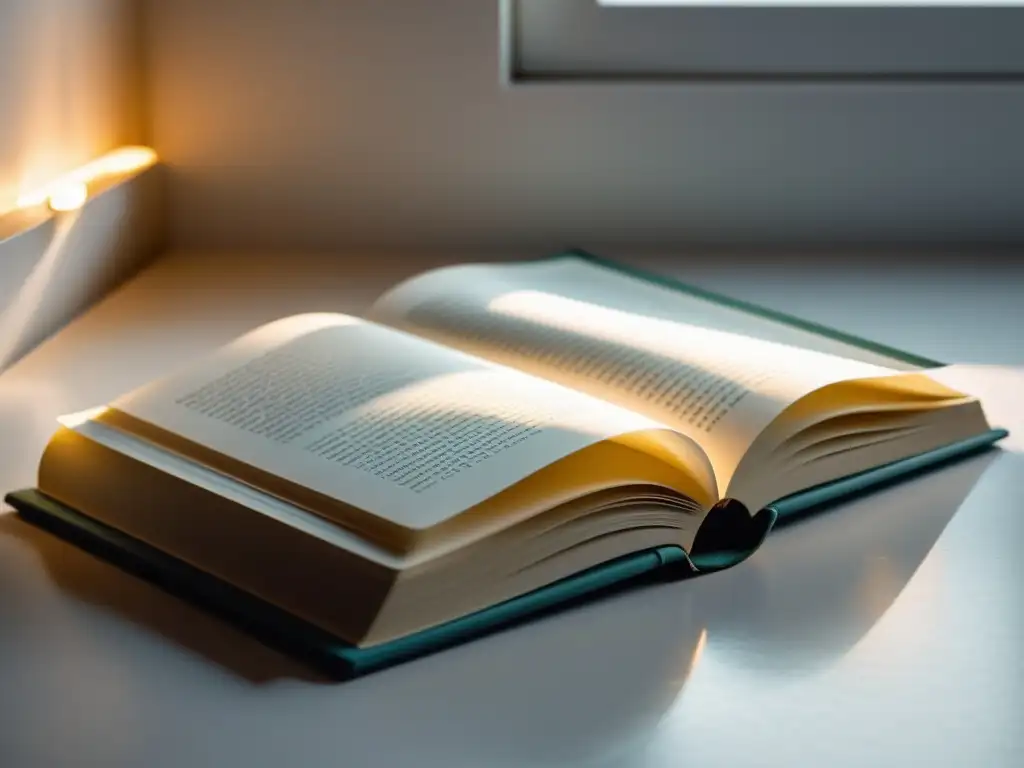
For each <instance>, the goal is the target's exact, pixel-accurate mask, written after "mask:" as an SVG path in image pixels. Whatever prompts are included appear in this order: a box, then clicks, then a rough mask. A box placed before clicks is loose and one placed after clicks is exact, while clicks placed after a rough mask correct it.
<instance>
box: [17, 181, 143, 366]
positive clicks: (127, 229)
mask: <svg viewBox="0 0 1024 768" xmlns="http://www.w3.org/2000/svg"><path fill="white" fill-rule="evenodd" d="M159 175H160V169H159V167H157V166H154V167H151V168H149V169H147V170H145V171H143V172H142V173H140V174H138V175H137V176H132V177H130V178H127V179H124V180H122V181H120V182H119V183H116V184H113V185H112V186H110V187H108V188H107V189H105V190H103V191H101V192H99V193H98V194H96V195H95V196H94V197H92V198H90V199H89V201H88V202H87V203H86V204H85V205H84V206H83V207H82V208H80V209H78V210H74V211H69V212H67V213H60V214H56V215H55V216H53V217H45V216H39V215H38V214H35V216H36V218H35V220H34V221H31V222H29V223H30V224H34V226H29V227H28V228H23V229H21V230H20V232H19V233H18V234H17V235H15V236H13V237H10V238H8V239H6V240H5V239H3V237H2V235H3V232H2V230H3V229H18V228H19V227H18V226H17V225H18V224H19V223H25V220H26V219H27V218H29V217H31V216H33V213H32V212H24V211H22V212H19V213H17V214H11V215H10V216H8V217H4V218H3V219H0V225H3V226H0V263H2V264H3V272H2V273H0V370H3V369H5V368H7V367H8V366H9V365H10V364H11V363H13V362H14V361H15V360H17V359H18V358H19V357H21V356H22V355H24V354H25V353H26V352H28V351H29V350H30V349H32V347H34V346H35V345H36V344H38V343H39V342H40V341H42V340H43V339H45V338H46V337H47V336H49V335H50V334H51V333H53V332H54V331H56V330H58V329H59V328H60V327H61V326H63V325H64V324H65V323H67V322H68V321H69V320H71V319H72V318H74V317H75V316H76V315H77V314H78V313H79V312H81V311H82V310H84V309H85V308H87V307H88V306H89V305H90V304H91V303H92V302H94V301H95V300H97V299H98V298H99V297H101V296H102V295H103V294H104V293H106V292H107V291H108V290H110V289H111V288H112V287H114V286H115V285H116V284H118V283H119V282H121V281H122V280H124V279H125V278H127V277H129V276H130V275H131V274H132V273H133V272H135V271H136V270H137V269H138V268H139V267H141V266H142V265H143V264H144V263H145V261H146V260H147V259H148V257H149V256H150V255H152V254H153V253H155V252H156V250H157V246H158V244H159V239H160V228H159V221H160V180H159Z"/></svg>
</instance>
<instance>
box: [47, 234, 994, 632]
mask: <svg viewBox="0 0 1024 768" xmlns="http://www.w3.org/2000/svg"><path fill="white" fill-rule="evenodd" d="M916 362H917V361H915V360H913V359H909V360H908V358H906V357H905V356H901V355H898V354H896V353H892V352H891V351H888V350H885V349H882V348H871V347H865V346H862V345H858V344H855V343H851V342H849V341H847V340H844V338H843V337H840V336H834V335H833V336H827V335H822V334H820V333H817V332H815V331H814V330H813V329H811V330H809V329H807V328H805V327H800V326H797V325H793V324H787V323H783V322H779V321H775V320H772V319H770V318H769V319H766V318H764V317H760V316H757V315H754V314H751V313H749V312H744V311H741V310H739V309H736V308H735V307H731V306H728V305H723V304H720V303H716V302H714V301H711V300H709V299H707V298H703V297H701V296H698V295H694V294H691V293H687V292H685V291H681V290H676V289H673V288H671V287H667V286H665V285H660V284H658V283H656V282H654V281H650V280H645V279H642V278H640V277H637V276H634V275H630V274H627V273H625V272H623V271H621V270H617V269H613V268H609V267H607V266H602V265H601V264H600V263H598V262H596V261H594V260H592V259H588V258H586V257H584V256H580V255H578V254H570V255H567V256H563V257H560V258H555V259H547V260H541V261H535V262H525V263H515V264H503V265H468V266H456V267H449V268H445V269H440V270H435V271H433V272H429V273H427V274H425V275H422V276H420V277H417V278H414V279H412V280H410V281H407V282H406V283H403V284H402V285H399V286H398V287H396V288H394V289H393V290H391V291H390V292H388V293H387V294H386V295H385V296H383V297H382V298H381V299H380V300H379V301H378V302H377V303H376V304H375V305H374V306H373V308H372V310H371V311H370V313H369V315H368V318H367V319H357V318H354V317H350V316H346V315H342V314H309V315H300V316H295V317H289V318H285V319H282V320H279V321H277V322H273V323H270V324H269V325H265V326H263V327H261V328H258V329H256V330H254V331H252V332H251V333H248V334H247V335H245V336H243V337H241V338H239V339H237V340H235V341H234V342H232V343H230V344H228V345H227V346H225V347H223V348H221V349H218V350H216V351H215V352H213V353H211V354H210V355H208V356H206V357H205V358H203V359H201V360H198V361H196V362H194V363H193V364H191V365H189V366H187V367H185V368H183V369H181V370H179V371H177V372H175V373H173V374H172V375H170V376H167V377H166V378H163V379H161V380H158V381H155V382H152V383H150V384H148V385H146V386H144V387H142V388H141V389H139V390H137V391H134V392H131V393H129V394H127V395H125V396H123V397H121V398H119V399H117V400H116V401H114V402H113V403H111V404H110V405H109V406H106V407H103V408H99V409H97V410H95V411H92V412H89V413H87V414H79V415H77V416H75V417H69V418H67V419H65V420H64V422H63V426H62V427H61V428H60V429H59V431H58V432H57V433H56V434H55V436H54V437H53V439H52V440H51V442H50V444H49V446H48V448H47V450H46V452H45V454H44V456H43V458H42V461H41V464H40V468H39V490H38V493H39V494H41V495H42V498H44V499H46V500H49V501H52V502H56V503H58V504H59V505H60V506H62V507H64V508H68V509H72V510H76V511H77V512H79V513H81V514H83V515H85V516H86V517H87V518H88V519H89V520H93V521H97V522H98V523H100V524H102V525H104V526H107V527H109V528H110V529H112V530H114V531H117V532H120V533H123V534H126V535H127V536H129V537H131V539H132V540H134V541H138V542H141V544H142V545H145V546H147V547H150V548H152V549H153V550H155V551H159V552H161V553H165V554H167V555H169V556H171V557H173V558H174V559H175V560H176V561H180V562H182V563H184V564H187V565H188V566H190V567H192V568H194V569H198V570H199V571H201V572H203V573H207V574H211V575H212V576H214V577H216V578H217V579H218V580H219V581H221V582H224V583H226V584H229V585H233V587H234V588H236V589H238V590H240V591H241V592H243V593H245V594H247V595H252V596H254V597H256V598H258V599H259V600H260V601H262V602H264V603H265V604H267V605H270V606H273V607H275V608H276V609H280V610H283V611H285V612H287V614H289V615H291V616H295V617H298V618H299V619H300V620H302V621H303V622H305V623H307V624H308V625H310V626H312V627H315V628H318V630H321V631H325V632H327V633H329V634H330V635H331V636H333V637H337V638H340V639H341V640H342V641H343V642H344V643H346V644H348V645H349V646H352V647H354V648H371V647H374V646H382V645H386V644H388V643H392V642H395V641H396V640H398V639H400V638H403V637H409V636H414V635H416V633H422V632H423V631H426V630H429V629H430V628H433V627H439V626H443V625H446V623H450V622H453V621H457V620H459V619H460V617H466V616H469V615H474V614H476V613H478V612H480V611H485V610H487V609H489V608H491V607H493V606H498V605H505V604H508V601H510V600H513V599H515V598H518V597H520V596H523V595H527V594H533V593H536V591H537V590H541V589H544V588H548V587H549V585H552V584H556V583H565V582H564V580H566V579H570V578H572V577H573V576H574V575H577V574H581V573H585V572H588V573H594V572H595V571H594V569H595V568H598V569H599V568H600V567H602V564H607V563H613V562H618V563H621V562H623V558H628V557H629V556H631V555H635V554H636V553H643V552H652V551H653V552H658V551H664V550H665V548H674V549H675V550H676V551H678V552H681V553H683V554H684V555H685V553H692V552H694V551H695V550H699V549H701V547H700V540H701V538H702V536H703V537H704V538H705V539H708V537H709V536H710V534H709V533H708V532H709V531H710V530H711V528H712V527H714V526H713V525H712V520H713V519H714V518H715V514H713V513H712V514H710V516H709V513H710V512H711V510H712V509H719V508H728V509H729V510H731V511H730V512H729V513H728V514H724V515H723V516H722V517H721V519H719V520H718V522H717V523H716V524H714V525H717V528H716V529H715V532H714V537H713V538H714V540H715V542H716V543H717V544H716V545H720V544H721V542H723V541H725V542H728V538H729V536H728V534H729V530H728V528H729V526H730V525H731V524H735V525H737V526H738V527H742V525H741V522H742V521H740V520H739V518H737V517H736V513H735V510H736V509H737V508H739V509H743V510H744V513H743V515H744V516H745V517H746V518H747V519H749V518H750V517H751V516H752V514H753V513H756V512H758V511H759V510H762V509H764V508H768V507H770V506H771V505H773V504H775V505H776V508H779V509H784V508H785V505H786V504H787V503H788V504H789V505H790V506H789V508H790V509H797V508H800V507H802V506H807V505H811V504H817V503H820V502H821V501H822V500H825V499H827V498H831V497H838V496H841V495H842V493H844V492H845V491H848V490H853V489H855V488H861V487H864V486H865V485H869V484H870V483H872V482H877V481H879V480H882V479H886V478H891V477H894V476H896V474H898V473H899V472H900V471H904V470H906V469H909V468H913V467H914V466H919V465H922V464H925V463H928V462H929V461H936V460H938V459H939V458H943V457H948V455H951V454H952V453H955V452H958V451H963V450H967V449H968V448H970V447H978V446H980V445H984V444H989V443H991V442H993V441H994V440H996V439H998V438H999V437H1000V436H1002V435H1003V434H1005V433H1002V432H1000V431H997V430H993V429H992V428H991V427H990V425H989V424H988V423H987V421H986V418H985V415H984V413H983V411H982V408H981V405H980V404H979V402H978V401H977V400H976V399H975V398H973V397H969V396H967V395H965V394H963V393H960V392H956V391H953V390H951V389H949V388H948V387H946V386H943V385H942V384H939V383H938V382H936V381H934V380H933V379H931V378H929V377H928V375H927V374H926V373H923V372H921V370H920V366H919V365H917V364H915V363H916ZM922 457H923V458H922ZM915 462H916V464H915ZM893 467H896V468H900V467H902V468H903V469H899V470H892V469H891V468H893ZM885 468H890V469H888V470H887V469H885ZM873 473H874V474H873ZM886 473H888V474H886ZM844 478H845V479H844ZM865 478H867V479H865ZM844 484H845V485H844ZM723 500H731V501H730V502H729V503H728V504H722V503H720V502H723ZM780 500H783V501H782V502H780ZM716 505H717V507H716ZM739 505H742V507H740V506H739ZM747 511H749V513H748V512H747ZM723 521H725V523H726V524H725V526H724V530H723ZM748 533H749V532H748ZM740 538H742V537H740ZM748 539H749V536H748ZM725 546H726V548H727V549H728V545H727V543H726V545H725ZM736 548H737V549H742V546H741V545H738V546H737V547H736ZM705 549H707V547H705Z"/></svg>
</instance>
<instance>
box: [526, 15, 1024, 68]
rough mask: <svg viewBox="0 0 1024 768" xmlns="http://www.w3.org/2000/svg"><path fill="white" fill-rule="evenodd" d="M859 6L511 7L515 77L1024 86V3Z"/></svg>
mask: <svg viewBox="0 0 1024 768" xmlns="http://www.w3.org/2000/svg"><path fill="white" fill-rule="evenodd" d="M854 1H855V2H859V3H860V5H859V6H858V7H851V5H850V0H818V2H813V0H724V2H723V0H705V2H700V0H683V1H682V2H680V0H507V5H506V21H507V24H506V34H507V38H508V39H507V40H506V50H507V52H508V55H507V61H506V66H507V69H508V73H507V74H508V75H509V76H510V78H511V80H513V81H516V82H519V81H527V82H528V81H543V80H560V79H572V80H630V79H636V80H682V81H696V82H700V81H758V80H765V81H772V80H779V81H787V80H796V81H802V80H807V81H819V80H820V81H854V82H856V81H887V80H891V81H930V80H936V81H950V80H954V81H982V82H983V81H990V80H991V81H1006V80H1019V81H1024V42H1022V41H1024V7H1021V5H1020V3H1010V2H1000V0H996V2H995V3H992V2H986V3H985V4H981V3H978V2H972V0H959V2H958V0H910V1H909V2H904V4H903V5H900V6H896V5H886V3H885V2H884V0H854ZM830 6H831V7H830ZM1014 6H1017V7H1014Z"/></svg>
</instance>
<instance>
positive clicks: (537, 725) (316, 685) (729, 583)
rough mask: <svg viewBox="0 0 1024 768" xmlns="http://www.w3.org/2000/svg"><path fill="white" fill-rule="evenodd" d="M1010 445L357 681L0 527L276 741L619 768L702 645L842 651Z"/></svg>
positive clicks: (26, 532) (56, 579)
mask: <svg viewBox="0 0 1024 768" xmlns="http://www.w3.org/2000/svg"><path fill="white" fill-rule="evenodd" d="M999 455H1000V451H988V452H986V453H983V454H980V455H978V456H975V457H972V458H970V459H966V460H963V461H960V462H957V463H954V464H951V465H950V466H948V467H946V468H945V469H944V470H943V471H941V472H933V473H929V474H927V475H925V476H923V477H920V478H917V479H914V480H910V481H908V482H906V483H902V484H900V485H899V486H896V487H892V488H889V489H886V490H882V491H877V492H874V493H870V494H868V495H866V496H864V497H861V498H859V499H857V500H855V501H851V502H848V503H846V504H844V505H842V506H841V507H838V508H836V509H835V510H834V511H830V512H824V513H820V514H817V515H814V516H811V517H809V518H807V519H802V520H800V521H799V522H794V523H790V524H787V525H784V526H782V527H781V528H780V529H778V530H776V531H774V532H773V533H772V534H771V535H770V537H769V539H768V541H767V542H766V543H765V545H764V546H763V547H762V548H761V549H760V550H759V551H758V552H757V553H756V554H755V555H754V556H753V557H752V558H750V559H749V560H748V561H746V562H745V563H743V564H741V565H739V566H738V567H735V568H732V569H730V570H726V571H723V572H720V573H716V574H712V575H708V576H705V577H700V578H697V579H693V580H689V581H686V582H681V583H670V584H662V585H656V586H646V587H642V588H640V589H638V590H634V589H627V590H622V591H620V592H619V593H617V594H613V595H610V596H607V597H605V598H604V599H601V600H598V601H590V602H585V603H583V604H580V605H578V606H576V607H574V608H572V609H571V610H568V611H565V612H560V613H557V614H554V615H551V616H548V617H545V618H542V619H538V620H535V621H531V622H527V623H526V624H524V625H522V626H519V627H515V628H512V629H509V630H506V631H503V632H499V633H497V634H493V635H490V636H488V637H486V638H483V639H480V640H477V641H474V642H471V643H468V644H465V645H462V646H459V647H458V648H456V649H453V650H450V651H445V652H441V653H437V654H434V655H431V656H427V657H424V658H421V659H418V660H415V661H412V662H409V663H406V664H401V665H399V666H397V667H394V668H391V669H388V670H384V671H382V672H379V673H376V674H373V675H370V676H368V677H366V678H361V679H357V680H353V681H350V682H347V683H343V684H334V682H333V681H331V680H329V679H327V678H325V677H322V676H321V675H319V674H318V673H317V672H316V671H315V670H313V669H311V668H309V667H307V666H305V665H304V664H302V663H300V662H298V661H295V660H293V659H292V658H291V657H289V656H287V655H286V654H284V653H282V652H279V651H277V650H275V649H273V648H271V647H268V646H266V645H263V644H262V643H261V642H260V641H258V640H257V639H255V638H253V637H251V636H249V635H247V634H245V633H244V632H243V631H241V630H238V629H236V628H234V627H233V626H232V625H230V624H228V623H227V622H224V621H222V620H221V619H219V618H217V617H215V616H213V615H212V614H209V613H206V612H204V611H202V610H200V609H198V608H196V607H194V606H192V605H191V604H189V603H187V602H185V601H183V600H180V599H178V598H176V597H174V596H172V595H169V594H167V593H165V592H163V591H162V590H160V589H159V588H157V587H155V586H153V585H151V584H149V583H147V582H145V581H143V580H141V579H138V578H135V577H133V576H129V575H127V574H125V573H123V572H122V571H120V570H119V569H118V568H116V567H115V566H113V565H110V564H108V563H106V562H104V561H102V560H100V559H98V558H96V557H93V556H92V555H90V554H87V553H86V552H84V551H82V550H79V549H77V548H76V547H74V546H72V545H70V544H68V543H66V542H65V541H63V540H62V539H60V538H58V537H56V536H53V535H51V534H49V533H47V532H45V531H42V530H40V529H37V528H35V527H34V526H32V525H31V524H29V523H27V522H25V521H23V520H21V519H20V518H18V517H17V516H15V515H3V516H0V538H2V537H3V536H5V535H7V536H11V537H14V539H16V540H17V542H15V543H16V544H23V545H25V546H24V547H23V548H22V549H23V550H26V551H31V552H33V553H34V554H35V555H37V557H38V560H39V562H40V563H41V565H42V566H43V567H44V568H45V570H46V572H47V574H48V575H49V576H50V579H51V581H52V582H53V583H54V584H55V585H56V587H57V588H58V590H60V591H61V592H64V593H67V594H70V595H71V596H73V597H75V598H78V599H80V600H82V601H84V602H86V603H88V604H92V605H96V606H99V607H101V608H102V609H103V610H104V611H109V612H110V613H111V614H113V615H115V616H117V617H119V618H120V619H122V620H125V621H129V622H131V623H132V624H135V625H137V626H139V627H142V628H143V629H144V630H145V631H147V632H149V633H152V634H153V635H155V636H159V637H162V638H166V640H167V641H168V642H170V643H173V644H174V645H176V646H179V647H182V648H184V649H186V650H187V651H188V652H189V653H191V654H194V655H196V656H198V657H200V658H202V659H204V660H207V661H209V662H211V663H213V664H214V665H216V666H217V667H220V668H223V669H225V670H227V671H228V672H230V673H233V674H234V675H236V676H237V677H238V678H240V679H242V680H244V681H248V682H249V683H251V684H253V685H256V686H258V688H259V692H260V696H261V699H260V701H261V702H262V703H261V704H260V708H261V710H262V708H263V707H264V706H270V705H271V704H272V705H273V712H274V727H273V730H274V732H275V733H276V734H277V736H276V737H275V738H277V739H283V740H288V739H289V734H290V733H293V732H294V733H296V734H302V735H303V736H302V738H303V739H305V740H307V742H309V743H306V744H305V745H304V747H303V748H309V749H310V750H311V753H312V752H317V751H318V750H320V749H322V750H323V752H324V754H325V755H327V754H333V753H334V750H336V749H337V748H338V744H337V739H338V738H339V732H338V731H337V729H338V727H339V726H338V724H339V723H345V724H346V726H345V727H344V728H343V731H344V741H345V743H346V745H347V746H346V749H350V750H351V752H350V753H351V754H358V753H361V752H364V751H366V752H367V753H368V754H373V756H374V759H375V760H377V761H378V762H379V763H380V764H402V763H404V762H406V761H409V760H411V761H413V762H417V763H418V764H424V765H425V764H444V763H445V762H452V763H455V762H462V763H466V762H468V763H469V764H490V765H498V764H519V763H523V762H530V761H544V762H551V763H553V764H566V763H579V762H584V761H589V760H590V759H600V761H601V762H607V761H609V760H611V759H613V758H614V756H615V755H616V754H617V753H620V752H621V753H622V754H627V753H629V751H630V750H637V749H641V748H642V746H643V744H644V743H645V741H646V740H647V739H649V737H650V734H651V733H652V732H653V731H654V729H655V728H656V727H657V724H658V723H659V722H660V721H661V719H662V718H664V716H665V714H666V713H667V712H668V711H669V710H670V709H672V707H673V706H674V705H675V704H676V703H677V702H678V701H679V700H680V697H681V696H684V695H686V691H687V683H688V681H690V680H691V679H692V672H693V671H694V670H695V669H697V668H699V664H700V657H701V653H702V650H703V649H704V647H705V645H707V646H708V647H709V648H711V649H713V651H714V653H715V660H716V663H718V664H728V665H731V666H734V667H736V668H737V669H738V670H739V671H742V672H745V673H749V674H752V675H758V676H771V675H780V676H786V677H787V678H792V677H794V676H796V677H799V676H801V675H805V674H814V673H816V672H818V671H820V670H822V669H823V668H826V667H828V666H830V665H832V664H834V663H836V662H837V661H838V660H840V659H841V658H842V657H843V656H844V655H845V654H846V653H848V652H849V651H850V650H851V649H852V648H853V647H855V646H856V645H857V644H858V643H859V642H860V641H861V639H862V638H863V637H864V636H865V635H866V634H867V633H868V632H869V631H870V630H871V628H872V627H873V626H874V625H875V624H876V623H877V622H878V621H879V619H881V617H882V616H883V615H884V614H885V613H886V611H887V610H888V609H889V608H890V607H891V606H892V604H893V603H894V601H895V600H896V599H897V597H898V596H899V594H900V593H901V592H902V590H903V588H904V587H905V586H906V585H907V584H908V583H909V582H910V580H911V579H912V578H913V576H914V573H915V572H916V571H917V570H918V568H919V567H920V565H921V563H922V562H924V560H925V558H926V557H927V556H928V553H929V552H930V551H931V550H932V548H933V547H934V545H935V543H936V541H937V540H938V539H939V537H940V536H941V534H942V532H943V530H944V529H945V528H946V526H947V525H948V523H949V522H950V521H951V520H952V519H953V517H954V516H955V514H956V512H957V510H958V509H959V508H960V507H961V506H962V505H963V503H964V501H965V500H966V499H967V498H968V496H969V495H970V493H971V490H972V488H973V487H974V486H975V485H976V484H977V482H978V481H979V479H980V478H981V476H982V474H983V473H984V472H985V470H986V469H987V467H988V466H989V465H990V464H991V463H992V462H993V461H995V460H996V459H997V458H998V457H999ZM114 652H115V653H116V649H115V650H114ZM270 683H281V684H276V685H275V684H270ZM194 684H195V683H189V685H190V686H191V685H194ZM201 693H202V691H201V690H199V691H193V690H192V689H191V688H189V694H188V695H189V696H194V695H201ZM253 701H255V700H251V699H239V702H238V703H239V706H240V707H243V709H244V707H246V706H252V704H253ZM379 723H387V724H389V725H388V734H389V735H388V738H386V739H381V735H382V734H381V731H380V729H379V727H375V726H374V725H373V724H379ZM360 724H362V725H360ZM321 741H322V743H320V742H321ZM314 742H315V743H314Z"/></svg>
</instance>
